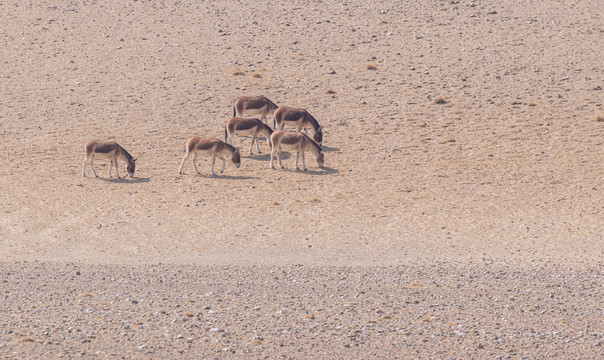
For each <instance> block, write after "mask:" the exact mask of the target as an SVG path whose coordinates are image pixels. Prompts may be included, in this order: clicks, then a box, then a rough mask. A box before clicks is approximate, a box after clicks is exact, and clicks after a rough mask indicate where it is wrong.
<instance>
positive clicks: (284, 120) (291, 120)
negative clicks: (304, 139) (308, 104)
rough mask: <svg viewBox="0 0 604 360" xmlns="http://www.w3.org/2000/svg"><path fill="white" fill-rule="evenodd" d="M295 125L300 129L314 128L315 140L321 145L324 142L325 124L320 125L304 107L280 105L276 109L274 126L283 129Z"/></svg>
mask: <svg viewBox="0 0 604 360" xmlns="http://www.w3.org/2000/svg"><path fill="white" fill-rule="evenodd" d="M286 125H287V126H290V127H295V128H297V129H298V131H301V130H302V129H304V130H305V131H306V128H312V129H313V132H314V134H313V140H315V141H316V142H317V143H318V144H319V146H320V145H322V143H323V131H322V130H323V126H320V125H319V122H318V121H317V120H316V119H315V118H314V117H313V116H312V115H311V114H309V113H308V111H306V110H304V109H298V108H288V107H280V108H278V109H277V111H275V119H274V124H273V127H274V128H277V129H283V128H284V127H285V126H286Z"/></svg>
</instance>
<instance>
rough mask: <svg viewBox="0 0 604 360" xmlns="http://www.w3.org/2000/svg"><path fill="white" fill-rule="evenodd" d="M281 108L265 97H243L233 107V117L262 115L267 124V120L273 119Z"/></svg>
mask: <svg viewBox="0 0 604 360" xmlns="http://www.w3.org/2000/svg"><path fill="white" fill-rule="evenodd" d="M278 108H279V107H278V106H277V105H276V104H275V103H274V102H272V101H271V100H269V99H268V98H266V97H264V96H241V97H238V98H237V100H235V104H234V105H233V117H242V116H256V115H260V118H261V119H262V121H263V122H264V123H265V124H267V119H268V118H269V117H272V116H273V114H274V113H275V110H277V109H278Z"/></svg>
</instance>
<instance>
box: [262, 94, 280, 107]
mask: <svg viewBox="0 0 604 360" xmlns="http://www.w3.org/2000/svg"><path fill="white" fill-rule="evenodd" d="M262 97H263V98H265V99H266V101H268V102H269V103H270V104H271V105H273V106H274V107H275V109H278V108H279V106H277V104H275V103H274V102H273V101H272V100H271V99H269V98H267V97H264V95H262Z"/></svg>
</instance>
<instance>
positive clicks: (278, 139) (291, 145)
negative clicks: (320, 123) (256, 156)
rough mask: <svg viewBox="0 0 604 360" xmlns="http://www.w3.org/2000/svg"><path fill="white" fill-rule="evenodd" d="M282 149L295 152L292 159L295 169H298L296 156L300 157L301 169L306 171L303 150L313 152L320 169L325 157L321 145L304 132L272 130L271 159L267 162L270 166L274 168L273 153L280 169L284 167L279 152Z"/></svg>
mask: <svg viewBox="0 0 604 360" xmlns="http://www.w3.org/2000/svg"><path fill="white" fill-rule="evenodd" d="M283 150H287V151H295V152H296V158H295V161H294V165H295V166H296V169H298V158H299V157H302V169H303V170H304V171H307V169H306V165H305V164H304V152H305V151H306V150H309V151H310V152H311V153H312V154H313V156H314V157H315V161H316V162H317V165H318V166H319V167H320V168H321V169H322V168H323V164H324V162H325V157H324V154H323V150H322V149H321V146H320V145H319V144H317V143H316V142H315V141H314V140H313V139H311V138H310V137H308V135H306V134H304V133H301V132H295V131H285V130H275V132H273V135H271V161H270V163H269V166H270V167H271V168H273V169H274V166H273V156H274V155H277V161H278V164H279V166H280V167H281V169H283V168H284V166H283V164H282V163H281V152H282V151H283Z"/></svg>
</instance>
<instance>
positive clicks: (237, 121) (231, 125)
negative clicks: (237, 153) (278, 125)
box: [224, 117, 273, 155]
mask: <svg viewBox="0 0 604 360" xmlns="http://www.w3.org/2000/svg"><path fill="white" fill-rule="evenodd" d="M272 133H273V129H271V128H270V127H269V126H268V125H266V124H265V123H263V122H262V121H260V120H258V119H251V118H238V117H234V118H231V119H229V121H227V123H226V126H225V127H224V141H225V142H227V143H229V144H231V145H232V144H233V136H234V135H238V136H241V135H252V143H251V144H250V155H254V154H253V153H252V147H253V146H254V142H256V151H257V152H258V153H259V154H260V148H259V147H258V135H263V136H265V137H266V143H267V145H268V146H270V145H271V140H270V138H271V134H272Z"/></svg>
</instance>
